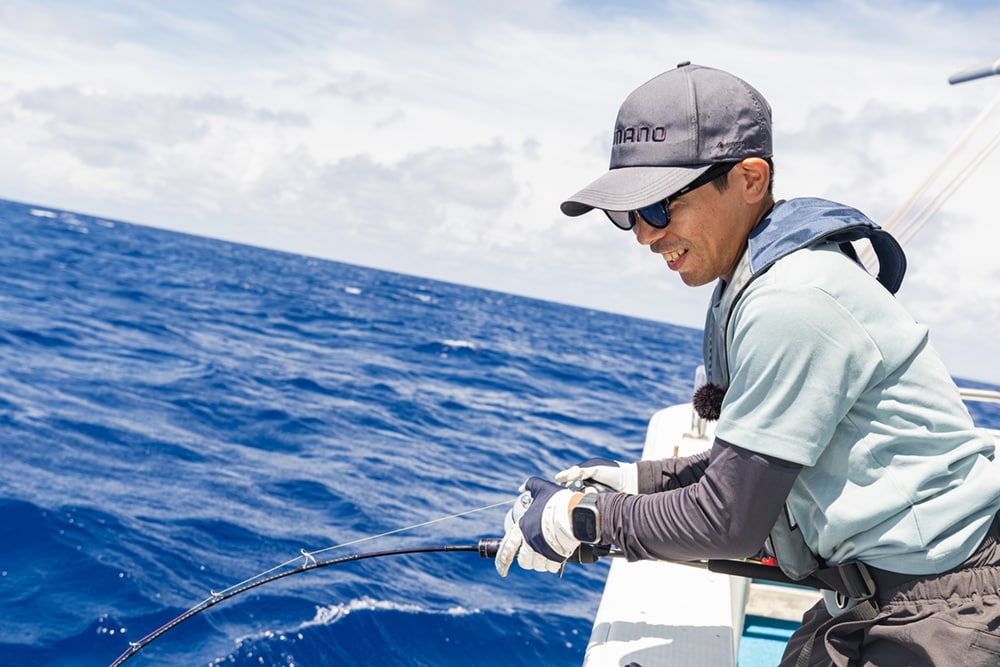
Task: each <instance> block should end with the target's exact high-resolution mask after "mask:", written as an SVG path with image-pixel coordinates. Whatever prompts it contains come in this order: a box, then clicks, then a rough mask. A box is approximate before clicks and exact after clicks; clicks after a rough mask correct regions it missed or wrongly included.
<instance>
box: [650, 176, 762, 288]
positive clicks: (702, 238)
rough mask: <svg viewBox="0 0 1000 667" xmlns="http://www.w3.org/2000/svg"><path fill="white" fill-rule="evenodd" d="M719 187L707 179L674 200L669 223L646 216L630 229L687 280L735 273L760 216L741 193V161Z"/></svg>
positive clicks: (690, 282) (708, 279)
mask: <svg viewBox="0 0 1000 667" xmlns="http://www.w3.org/2000/svg"><path fill="white" fill-rule="evenodd" d="M728 178H729V187H727V188H726V189H725V190H724V191H722V192H719V190H717V189H716V187H715V186H714V185H713V184H711V183H709V184H706V185H703V186H702V187H700V188H696V189H695V190H692V191H691V192H688V193H686V194H684V195H681V196H680V197H678V198H677V199H676V200H673V201H671V202H670V224H669V225H667V226H666V227H664V228H662V229H659V228H656V227H653V226H652V225H650V224H648V223H647V222H645V221H640V222H638V223H637V224H636V225H635V226H634V227H633V228H632V231H633V233H634V234H635V236H636V240H637V241H638V242H639V243H640V244H642V245H644V246H648V247H649V249H650V250H651V251H652V252H654V253H656V254H658V255H660V256H662V257H663V259H664V260H665V261H666V262H667V266H668V267H670V270H671V271H676V272H677V273H679V274H680V276H681V280H683V281H684V283H685V284H686V285H689V286H691V287H697V286H698V285H705V284H707V283H710V282H712V281H714V280H716V279H717V278H720V277H721V278H726V279H727V280H728V278H729V276H730V275H731V274H732V271H733V268H734V267H735V266H736V262H737V261H738V260H739V258H740V255H741V254H742V253H743V249H744V247H745V246H746V239H747V235H748V234H749V232H750V229H752V228H753V224H755V223H756V220H749V221H748V219H747V210H746V207H745V206H742V205H741V203H742V198H741V193H740V187H739V181H740V166H739V165H737V167H736V168H735V169H734V170H733V171H732V172H730V173H729V175H728Z"/></svg>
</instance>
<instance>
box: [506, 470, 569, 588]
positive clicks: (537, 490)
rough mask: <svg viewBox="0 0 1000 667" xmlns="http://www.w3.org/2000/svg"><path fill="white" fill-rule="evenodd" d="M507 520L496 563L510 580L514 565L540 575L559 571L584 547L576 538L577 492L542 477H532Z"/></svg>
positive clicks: (523, 488) (522, 489) (523, 487)
mask: <svg viewBox="0 0 1000 667" xmlns="http://www.w3.org/2000/svg"><path fill="white" fill-rule="evenodd" d="M521 491H523V493H522V494H521V495H520V496H519V497H518V499H517V500H516V501H514V507H512V508H511V510H510V511H509V512H508V513H507V516H506V517H505V519H504V528H505V530H506V534H505V535H504V537H503V541H502V542H500V548H499V549H498V550H497V555H496V558H495V559H494V564H495V565H496V568H497V572H499V573H500V576H501V577H506V576H507V572H508V570H510V566H511V564H512V563H513V562H514V558H515V556H516V557H517V564H518V565H520V566H521V567H522V568H524V569H525V570H535V571H536V572H558V571H560V570H561V569H562V566H563V563H565V562H566V559H567V558H569V557H570V555H571V554H572V553H573V552H574V551H576V549H577V547H579V546H580V540H578V539H576V538H575V537H573V528H572V526H571V525H570V517H569V503H570V500H571V499H572V498H573V496H574V495H575V494H576V492H574V491H571V490H569V489H567V488H565V487H562V486H559V485H558V484H553V483H552V482H549V481H547V480H544V479H542V478H540V477H530V478H529V479H528V481H526V482H525V483H524V485H522V486H521Z"/></svg>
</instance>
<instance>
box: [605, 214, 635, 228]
mask: <svg viewBox="0 0 1000 667" xmlns="http://www.w3.org/2000/svg"><path fill="white" fill-rule="evenodd" d="M604 213H605V214H607V216H608V218H609V219H610V220H611V222H613V223H615V226H616V227H618V228H619V229H626V230H627V229H632V212H631V211H604Z"/></svg>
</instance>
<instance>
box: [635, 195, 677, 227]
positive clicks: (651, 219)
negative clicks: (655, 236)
mask: <svg viewBox="0 0 1000 667" xmlns="http://www.w3.org/2000/svg"><path fill="white" fill-rule="evenodd" d="M638 213H639V215H641V216H642V219H643V220H645V221H646V222H648V223H649V224H651V225H652V226H653V227H658V228H660V229H663V228H664V227H666V226H667V224H669V222H670V214H669V213H668V209H667V206H666V202H662V201H658V202H656V203H655V204H650V205H649V206H645V207H643V208H640V209H639V210H638Z"/></svg>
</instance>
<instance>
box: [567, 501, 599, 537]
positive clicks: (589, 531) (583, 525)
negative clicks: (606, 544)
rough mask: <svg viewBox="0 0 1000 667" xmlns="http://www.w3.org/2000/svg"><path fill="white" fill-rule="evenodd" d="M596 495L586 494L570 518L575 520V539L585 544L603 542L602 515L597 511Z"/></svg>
mask: <svg viewBox="0 0 1000 667" xmlns="http://www.w3.org/2000/svg"><path fill="white" fill-rule="evenodd" d="M597 495H598V494H596V493H585V494H583V498H580V502H579V503H577V504H576V506H575V507H574V508H573V511H572V512H571V513H570V516H571V517H572V519H573V537H575V538H576V539H578V540H580V541H581V542H583V543H584V544H597V543H598V542H600V541H601V514H600V512H598V511H597Z"/></svg>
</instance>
